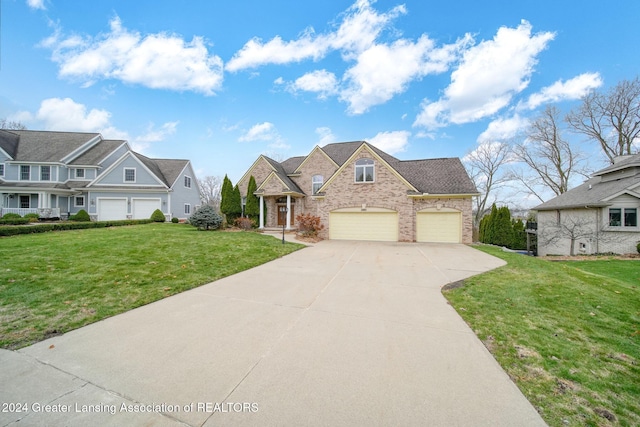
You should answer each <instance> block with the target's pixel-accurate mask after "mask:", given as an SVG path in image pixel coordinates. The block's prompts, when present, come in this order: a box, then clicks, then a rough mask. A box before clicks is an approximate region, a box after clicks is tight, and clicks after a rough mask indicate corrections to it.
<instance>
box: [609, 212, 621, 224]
mask: <svg viewBox="0 0 640 427" xmlns="http://www.w3.org/2000/svg"><path fill="white" fill-rule="evenodd" d="M609 225H610V226H612V227H620V226H621V225H622V209H618V208H615V209H614V208H610V209H609Z"/></svg>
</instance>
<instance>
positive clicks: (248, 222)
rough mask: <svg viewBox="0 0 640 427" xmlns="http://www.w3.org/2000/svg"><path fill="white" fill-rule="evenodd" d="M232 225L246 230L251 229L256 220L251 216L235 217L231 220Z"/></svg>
mask: <svg viewBox="0 0 640 427" xmlns="http://www.w3.org/2000/svg"><path fill="white" fill-rule="evenodd" d="M233 225H234V226H235V227H238V228H240V229H242V230H245V231H247V230H251V229H253V228H254V227H255V226H256V222H255V221H254V220H252V219H251V218H236V219H235V221H233Z"/></svg>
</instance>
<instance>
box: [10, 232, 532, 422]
mask: <svg viewBox="0 0 640 427" xmlns="http://www.w3.org/2000/svg"><path fill="white" fill-rule="evenodd" d="M501 264H503V262H502V261H501V260H498V259H496V258H493V257H491V256H488V255H486V254H484V253H482V252H479V251H476V250H474V249H472V248H470V247H467V246H464V245H446V244H442V245H435V244H434V245H430V244H402V243H389V244H385V243H365V242H338V241H330V242H321V243H319V244H317V245H314V246H313V247H309V248H306V249H304V250H301V251H298V252H296V253H293V254H291V255H289V256H287V257H285V258H281V259H278V260H276V261H273V262H270V263H268V264H265V265H263V266H260V267H257V268H254V269H252V270H249V271H245V272H243V273H240V274H236V275H234V276H231V277H228V278H225V279H222V280H219V281H217V282H214V283H211V284H208V285H205V286H202V287H199V288H197V289H194V290H191V291H188V292H184V293H182V294H179V295H176V296H173V297H171V298H167V299H165V300H162V301H158V302H156V303H153V304H149V305H147V306H144V307H141V308H139V309H136V310H132V311H130V312H127V313H124V314H122V315H119V316H115V317H112V318H110V319H106V320H104V321H101V322H98V323H95V324H93V325H90V326H87V327H84V328H81V329H78V330H76V331H73V332H70V333H67V334H65V335H63V336H59V337H54V338H51V339H49V340H46V341H43V342H41V343H38V344H35V345H33V346H30V347H27V348H24V349H22V350H20V351H18V352H10V351H1V352H0V366H1V368H0V384H2V387H1V390H0V402H12V403H20V404H24V405H23V406H21V407H20V410H13V411H10V412H0V425H13V424H14V423H15V424H17V425H21V426H24V425H27V426H30V425H53V426H56V425H59V426H63V425H64V426H76V425H77V426H85V425H114V426H115V425H168V426H173V425H192V426H201V425H204V426H214V425H215V426H219V425H230V426H231V425H233V426H237V425H260V426H269V425H286V426H288V425H291V426H298V425H332V426H335V425H345V426H351V425H354V426H359V425H420V426H422V425H430V426H452V425H455V426H482V425H487V426H513V425H518V426H543V425H545V424H544V422H543V421H542V419H541V418H540V417H539V415H538V414H537V413H536V411H535V410H534V408H533V407H532V406H531V405H530V404H529V402H528V401H527V400H526V399H525V398H524V397H523V395H522V394H521V393H520V391H519V390H518V389H517V387H516V386H515V385H514V384H513V382H511V380H510V379H509V378H508V376H507V375H506V374H505V373H504V371H503V370H502V369H501V368H500V367H499V366H498V364H497V363H496V361H495V360H494V359H493V357H492V356H491V355H490V354H489V352H488V351H487V350H486V349H485V347H484V346H483V345H482V343H481V342H480V341H479V340H478V339H477V338H476V336H475V335H474V334H473V332H472V331H471V330H470V329H469V328H468V326H467V325H466V324H465V323H464V322H463V321H462V319H461V318H460V317H459V316H458V315H457V313H456V312H455V311H454V310H453V309H452V308H451V307H450V306H449V305H448V304H447V303H446V300H445V299H444V297H443V296H442V294H441V292H440V288H441V287H442V286H443V285H444V284H446V283H449V282H452V281H456V280H459V279H462V278H464V277H468V276H470V275H473V274H477V273H480V272H483V271H486V270H489V269H492V268H495V267H497V266H499V265H501ZM45 405H51V406H49V407H47V406H45ZM13 409H16V407H15V406H14V408H13ZM22 409H25V411H22ZM56 410H68V411H69V412H66V413H65V412H62V413H61V412H54V411H56Z"/></svg>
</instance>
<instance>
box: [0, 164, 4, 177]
mask: <svg viewBox="0 0 640 427" xmlns="http://www.w3.org/2000/svg"><path fill="white" fill-rule="evenodd" d="M0 176H4V163H0Z"/></svg>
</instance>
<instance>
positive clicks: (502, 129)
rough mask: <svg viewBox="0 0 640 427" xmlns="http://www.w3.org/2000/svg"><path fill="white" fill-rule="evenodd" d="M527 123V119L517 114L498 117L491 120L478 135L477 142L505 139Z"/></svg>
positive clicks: (512, 135)
mask: <svg viewBox="0 0 640 427" xmlns="http://www.w3.org/2000/svg"><path fill="white" fill-rule="evenodd" d="M528 125H529V120H528V119H526V118H523V117H520V116H519V115H518V114H516V115H514V116H513V117H509V118H499V119H495V120H493V121H492V122H491V123H489V125H488V126H487V129H486V130H485V131H484V132H482V133H481V134H480V136H478V140H477V141H478V143H479V144H482V143H485V142H492V141H507V140H509V139H510V138H513V137H514V136H516V135H517V134H518V133H519V132H521V131H522V130H523V129H524V128H526V127H527V126H528Z"/></svg>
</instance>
